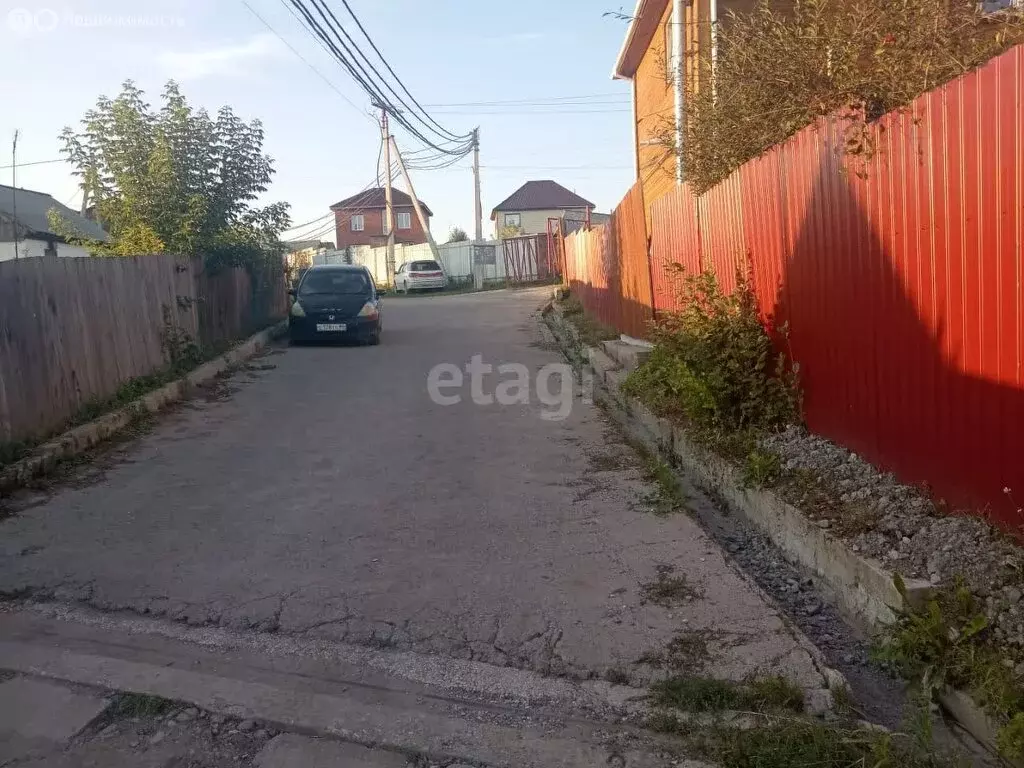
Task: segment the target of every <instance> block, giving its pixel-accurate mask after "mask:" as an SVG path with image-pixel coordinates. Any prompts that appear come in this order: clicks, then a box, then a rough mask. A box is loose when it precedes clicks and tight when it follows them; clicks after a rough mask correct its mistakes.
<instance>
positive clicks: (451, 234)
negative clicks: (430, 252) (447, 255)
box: [448, 227, 469, 243]
mask: <svg viewBox="0 0 1024 768" xmlns="http://www.w3.org/2000/svg"><path fill="white" fill-rule="evenodd" d="M467 240H469V235H467V234H466V230H464V229H463V228H462V227H452V228H451V229H450V230H449V231H448V242H449V243H464V242H466V241H467Z"/></svg>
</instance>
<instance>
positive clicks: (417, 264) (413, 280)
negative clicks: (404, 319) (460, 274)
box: [395, 261, 448, 293]
mask: <svg viewBox="0 0 1024 768" xmlns="http://www.w3.org/2000/svg"><path fill="white" fill-rule="evenodd" d="M447 287H448V277H447V276H446V275H445V273H444V270H443V269H442V268H441V265H440V264H438V263H437V262H436V261H408V262H406V263H405V264H403V265H402V266H400V267H399V268H398V271H397V272H395V293H408V292H409V291H422V290H427V289H429V288H439V289H444V288H447Z"/></svg>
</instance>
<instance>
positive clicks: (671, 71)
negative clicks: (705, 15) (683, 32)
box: [665, 10, 682, 85]
mask: <svg viewBox="0 0 1024 768" xmlns="http://www.w3.org/2000/svg"><path fill="white" fill-rule="evenodd" d="M676 21H677V19H676V15H675V11H674V10H673V12H672V13H670V14H669V15H668V21H666V22H665V82H666V83H668V84H669V85H672V84H674V83H675V81H676V77H678V76H679V69H680V67H679V63H680V53H681V51H679V50H677V49H676V40H677V39H678V38H677V37H676ZM678 21H680V22H681V21H682V19H679V20H678Z"/></svg>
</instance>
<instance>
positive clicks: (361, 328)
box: [288, 264, 381, 344]
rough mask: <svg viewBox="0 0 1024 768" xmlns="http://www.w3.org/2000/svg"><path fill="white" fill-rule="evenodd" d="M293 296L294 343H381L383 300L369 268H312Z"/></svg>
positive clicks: (290, 319)
mask: <svg viewBox="0 0 1024 768" xmlns="http://www.w3.org/2000/svg"><path fill="white" fill-rule="evenodd" d="M291 295H292V308H291V312H290V313H289V316H288V336H289V338H290V339H291V340H292V341H294V342H302V341H344V340H351V341H361V342H364V343H367V344H379V343H380V330H381V322H380V297H379V296H378V295H377V289H376V287H375V286H374V284H373V278H372V277H371V276H370V272H369V270H367V269H366V267H360V266H353V265H349V264H337V265H335V264H331V265H320V266H315V267H311V268H310V269H308V270H307V271H306V274H304V275H303V276H302V279H301V280H300V281H299V284H298V286H296V288H295V289H294V290H293V291H291Z"/></svg>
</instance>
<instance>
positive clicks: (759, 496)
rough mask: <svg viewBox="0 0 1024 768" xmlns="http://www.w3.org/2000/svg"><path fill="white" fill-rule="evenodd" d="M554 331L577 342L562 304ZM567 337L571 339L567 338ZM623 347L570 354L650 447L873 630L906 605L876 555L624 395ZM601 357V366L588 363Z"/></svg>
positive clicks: (552, 318) (912, 582)
mask: <svg viewBox="0 0 1024 768" xmlns="http://www.w3.org/2000/svg"><path fill="white" fill-rule="evenodd" d="M548 319H549V322H553V323H554V324H555V325H556V326H560V327H556V328H554V329H553V330H554V333H555V337H556V338H557V339H558V340H559V342H560V343H562V344H563V346H564V345H565V344H566V343H567V341H568V342H570V343H572V342H575V343H578V339H579V335H578V334H573V330H574V329H572V328H571V326H569V325H568V324H567V323H566V322H565V320H564V318H563V316H562V314H561V312H559V311H558V309H557V307H556V308H554V310H553V311H552V312H551V313H549V314H548ZM566 337H568V338H566ZM618 348H619V345H616V344H614V343H613V344H606V345H604V352H601V351H600V350H597V349H594V348H592V347H582V353H581V354H571V355H570V357H576V358H578V359H582V360H586V361H588V365H590V366H591V369H592V370H593V372H594V377H595V380H596V381H598V382H600V383H601V384H603V385H604V386H605V387H606V388H607V389H608V394H609V395H610V396H611V397H612V398H613V399H614V400H615V401H617V402H618V403H619V404H621V405H622V406H623V410H624V411H625V413H626V414H628V417H629V419H630V420H631V421H632V425H631V426H632V427H633V431H634V432H635V433H636V434H637V435H638V437H640V438H641V439H642V441H643V442H644V443H645V444H646V445H647V447H648V448H649V449H651V450H653V451H655V452H657V453H659V454H661V456H662V457H663V458H665V459H670V460H671V462H672V463H673V464H675V465H677V466H679V467H680V468H682V469H683V470H684V471H685V472H686V473H687V474H688V475H689V476H690V477H691V478H692V479H693V480H694V481H696V483H697V485H698V486H700V487H701V489H702V490H704V491H707V492H709V493H712V494H713V495H715V496H717V497H719V498H722V499H724V500H725V502H726V503H727V504H728V505H729V506H730V507H731V508H733V509H734V510H736V511H737V512H739V513H741V514H742V515H743V516H744V517H746V518H747V519H748V520H749V521H750V522H751V523H753V524H754V525H756V526H757V527H758V528H760V529H761V530H763V531H764V532H765V533H767V534H768V536H769V537H770V538H771V540H772V541H773V542H774V543H775V544H776V546H778V547H779V548H780V549H782V550H783V551H784V552H785V553H786V554H787V555H789V556H790V557H792V558H793V559H794V560H796V561H797V562H799V563H800V564H801V565H803V566H804V567H806V568H808V569H810V570H812V571H814V572H815V573H816V574H817V575H818V577H819V578H820V579H821V580H822V581H823V582H824V583H825V584H826V585H827V586H828V587H829V588H830V589H831V590H832V591H833V592H834V596H835V598H836V600H837V602H838V604H839V606H840V608H841V609H842V610H843V611H844V612H845V613H846V614H847V615H848V616H849V617H850V618H851V619H853V620H855V621H856V622H857V623H858V624H860V625H861V626H862V627H864V628H866V629H874V628H876V627H877V625H878V624H880V623H886V622H890V621H892V620H893V618H894V611H895V610H898V609H900V608H902V607H903V600H902V598H901V596H900V594H899V592H898V591H897V590H896V588H895V586H894V584H893V578H894V574H893V573H892V572H891V571H888V570H886V569H885V567H884V566H883V565H882V564H881V563H879V562H877V561H875V560H872V559H869V558H866V557H863V556H861V555H859V554H857V553H856V552H854V551H853V550H851V549H850V548H849V547H848V546H847V545H846V544H845V543H844V542H842V541H840V540H839V539H837V538H836V537H834V536H833V535H831V534H830V533H829V532H828V531H826V530H823V529H821V528H819V527H818V526H817V525H815V524H814V522H813V521H812V520H810V519H809V518H808V517H807V516H805V515H804V514H802V513H801V512H800V511H799V510H798V509H797V508H796V507H794V506H792V505H791V504H789V503H788V502H786V501H785V500H783V499H782V498H780V497H779V496H778V495H777V494H776V493H774V492H773V491H772V490H770V489H765V488H750V487H745V485H744V483H743V479H742V473H741V471H740V469H739V468H738V467H737V466H736V465H734V464H733V463H732V462H730V461H728V460H726V459H723V458H722V457H720V456H718V455H716V454H714V453H711V452H710V451H708V450H707V449H705V448H703V447H702V446H700V445H697V444H696V443H695V442H694V441H693V440H692V439H691V438H690V437H689V435H688V434H687V432H686V430H685V429H683V428H681V427H678V426H676V425H674V424H672V423H671V422H670V421H669V420H668V419H665V418H662V417H660V416H656V415H655V414H653V413H652V412H651V411H650V410H649V409H648V408H647V407H646V406H645V405H644V404H643V403H641V402H640V401H639V400H637V399H636V398H632V397H627V396H625V395H623V394H622V392H621V390H620V387H621V385H622V382H623V380H624V379H625V377H626V375H627V373H626V370H627V369H628V368H630V367H635V365H636V359H637V355H636V353H635V352H633V351H632V350H628V351H626V352H625V353H623V354H622V355H619V354H618ZM605 352H607V353H609V354H610V355H611V356H612V357H615V356H619V357H620V358H622V359H619V360H615V361H614V367H613V368H610V369H609V368H608V367H607V366H606V365H604V364H602V361H603V360H605V359H610V358H609V357H608V356H607V355H605V354H604V353H605ZM591 360H596V361H598V365H593V364H591V363H590V362H589V361H591ZM905 581H906V586H907V597H908V600H909V602H910V603H911V605H920V604H922V603H923V602H924V601H925V600H927V599H928V597H929V596H930V595H931V593H932V590H933V585H932V584H931V583H930V582H927V581H923V580H920V579H907V580H905Z"/></svg>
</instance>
